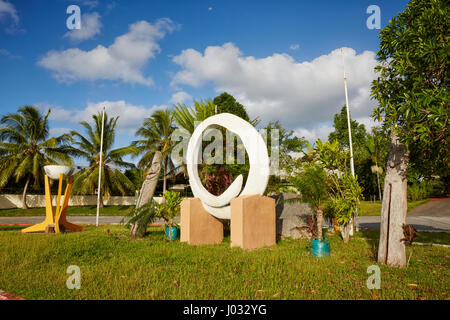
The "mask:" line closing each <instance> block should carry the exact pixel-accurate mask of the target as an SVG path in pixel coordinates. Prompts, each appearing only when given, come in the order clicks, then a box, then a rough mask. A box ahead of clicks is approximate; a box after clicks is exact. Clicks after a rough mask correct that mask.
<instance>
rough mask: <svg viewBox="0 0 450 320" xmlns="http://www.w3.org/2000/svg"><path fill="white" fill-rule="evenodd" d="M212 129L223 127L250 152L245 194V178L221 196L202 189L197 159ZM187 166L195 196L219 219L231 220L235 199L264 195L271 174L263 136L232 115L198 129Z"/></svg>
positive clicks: (213, 119) (211, 120) (206, 122)
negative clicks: (204, 134)
mask: <svg viewBox="0 0 450 320" xmlns="http://www.w3.org/2000/svg"><path fill="white" fill-rule="evenodd" d="M213 126H222V127H224V128H226V129H228V130H230V131H231V132H233V133H234V134H236V135H238V136H239V137H240V138H241V140H242V143H243V144H244V147H245V149H246V150H247V154H248V158H249V162H250V171H249V174H248V177H247V182H246V184H245V187H244V189H243V190H242V183H243V177H242V175H239V176H238V177H237V178H236V179H235V180H234V181H233V183H232V184H231V185H230V186H229V187H228V189H227V190H225V192H224V193H222V194H221V195H220V196H215V195H213V194H211V193H210V192H209V191H208V190H206V189H205V187H204V186H203V185H202V182H201V180H200V178H199V176H198V168H197V165H198V164H199V161H198V159H199V158H200V159H201V151H202V150H201V146H202V134H203V132H204V131H205V130H207V129H208V128H210V127H213ZM186 166H187V171H188V174H189V183H190V185H191V189H192V193H193V194H194V196H195V197H196V198H199V199H200V200H201V201H202V204H203V206H204V208H205V209H206V211H208V212H209V213H210V214H212V215H213V216H215V217H216V218H219V219H230V215H231V214H230V206H229V203H230V201H231V200H232V199H234V198H236V197H238V196H244V195H255V194H259V195H262V194H263V193H264V191H265V190H266V187H267V183H268V181H269V174H270V169H269V156H268V153H267V147H266V144H265V142H264V140H263V138H262V136H261V135H260V134H259V132H258V131H257V130H256V129H255V128H254V127H253V126H252V125H251V124H250V123H248V122H247V121H245V120H244V119H242V118H240V117H238V116H235V115H233V114H230V113H220V114H217V115H214V116H211V117H209V118H207V119H206V120H204V121H203V122H201V123H200V124H199V125H198V126H197V127H196V129H195V130H194V133H193V134H192V136H191V139H190V140H189V144H188V148H187V154H186ZM241 190H242V192H241Z"/></svg>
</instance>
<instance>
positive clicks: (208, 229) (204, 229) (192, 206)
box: [180, 198, 223, 245]
mask: <svg viewBox="0 0 450 320" xmlns="http://www.w3.org/2000/svg"><path fill="white" fill-rule="evenodd" d="M180 228H181V230H180V231H181V234H180V241H182V242H187V243H188V244H190V245H200V244H218V243H221V242H222V241H223V224H222V222H221V221H220V220H219V219H217V218H215V217H214V216H212V215H211V214H209V213H208V211H206V210H205V208H204V207H203V205H202V202H201V201H200V199H198V198H193V199H185V200H183V201H182V202H181V216H180Z"/></svg>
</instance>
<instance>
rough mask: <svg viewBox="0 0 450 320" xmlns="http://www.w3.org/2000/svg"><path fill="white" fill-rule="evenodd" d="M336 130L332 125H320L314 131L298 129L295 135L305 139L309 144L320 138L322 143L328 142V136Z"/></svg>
mask: <svg viewBox="0 0 450 320" xmlns="http://www.w3.org/2000/svg"><path fill="white" fill-rule="evenodd" d="M333 130H334V128H333V126H332V125H325V124H322V125H319V126H316V127H314V128H312V129H305V128H298V129H296V130H294V133H295V135H296V136H298V137H304V138H305V139H306V140H308V141H309V142H311V143H313V142H315V141H316V140H317V138H320V139H321V140H322V141H325V140H328V135H329V134H330V132H332V131H333Z"/></svg>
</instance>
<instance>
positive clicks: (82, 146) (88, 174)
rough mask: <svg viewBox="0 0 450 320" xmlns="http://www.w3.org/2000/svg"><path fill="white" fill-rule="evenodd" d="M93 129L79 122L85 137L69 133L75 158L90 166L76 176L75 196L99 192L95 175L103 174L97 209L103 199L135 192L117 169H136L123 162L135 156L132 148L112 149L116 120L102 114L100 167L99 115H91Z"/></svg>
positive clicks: (100, 116) (134, 150) (74, 183)
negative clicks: (74, 150)
mask: <svg viewBox="0 0 450 320" xmlns="http://www.w3.org/2000/svg"><path fill="white" fill-rule="evenodd" d="M92 119H93V120H94V121H93V122H94V123H93V126H91V125H90V124H89V123H87V122H86V121H82V122H80V124H81V125H82V126H83V127H84V128H85V131H86V134H87V136H83V135H82V134H80V133H78V132H77V131H72V132H71V134H72V137H73V138H74V145H75V146H76V147H77V149H78V156H79V157H81V158H84V159H85V160H87V161H88V162H89V166H88V167H87V168H85V169H83V170H81V171H80V172H78V173H77V174H76V175H75V178H74V182H73V191H74V193H76V194H94V193H95V191H96V188H98V175H99V171H100V167H101V170H102V184H101V187H100V188H99V189H100V190H97V192H100V206H101V207H103V198H104V197H105V196H107V197H109V196H111V194H113V193H117V192H120V193H121V194H122V195H126V194H127V193H130V192H135V190H136V189H135V186H134V184H133V182H132V181H130V179H128V178H127V176H126V175H125V174H124V173H122V172H121V171H120V170H119V169H118V168H123V169H133V168H135V165H134V164H132V163H129V162H126V161H124V160H123V157H124V156H126V155H128V154H136V152H137V150H136V148H135V147H134V146H128V147H123V148H117V149H113V148H112V147H113V145H114V141H115V130H116V125H117V121H118V119H119V117H115V118H111V119H109V118H108V115H107V114H106V113H105V119H104V133H103V157H102V164H101V165H100V142H101V130H102V114H101V113H98V114H96V115H92Z"/></svg>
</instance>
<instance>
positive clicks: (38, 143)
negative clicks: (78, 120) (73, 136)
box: [0, 106, 75, 209]
mask: <svg viewBox="0 0 450 320" xmlns="http://www.w3.org/2000/svg"><path fill="white" fill-rule="evenodd" d="M49 115H50V110H48V112H47V114H46V115H42V114H41V113H40V112H39V110H38V109H37V108H36V107H33V106H25V107H22V108H20V109H19V110H18V112H17V113H13V114H8V115H6V116H3V117H2V119H1V120H0V124H1V125H2V126H1V127H0V161H1V163H0V187H4V186H5V185H6V184H7V183H8V181H9V180H10V179H11V178H14V179H15V182H16V183H18V182H19V181H21V180H22V179H25V186H24V188H23V195H22V207H23V208H24V209H28V206H27V202H26V196H27V190H28V186H29V184H30V182H31V181H33V186H34V187H35V188H38V187H39V185H40V182H41V181H42V179H43V176H44V172H43V168H44V166H45V165H49V164H65V165H72V163H73V162H72V158H71V157H70V155H73V154H74V153H75V150H74V149H72V148H71V147H70V146H69V145H68V144H69V143H70V136H69V135H67V134H65V135H62V136H59V137H57V138H54V137H53V138H49V125H48V116H49Z"/></svg>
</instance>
